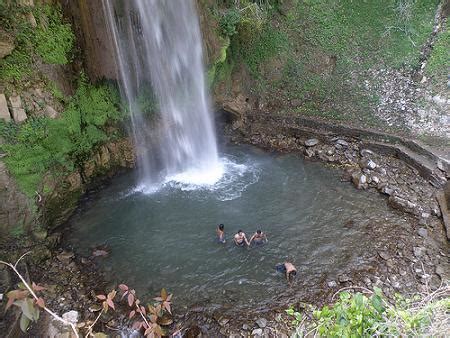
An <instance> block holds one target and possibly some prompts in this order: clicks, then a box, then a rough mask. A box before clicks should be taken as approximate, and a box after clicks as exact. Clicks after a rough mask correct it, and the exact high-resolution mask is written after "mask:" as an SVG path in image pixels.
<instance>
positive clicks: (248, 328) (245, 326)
mask: <svg viewBox="0 0 450 338" xmlns="http://www.w3.org/2000/svg"><path fill="white" fill-rule="evenodd" d="M242 330H245V331H248V330H250V326H249V325H247V324H244V325H242Z"/></svg>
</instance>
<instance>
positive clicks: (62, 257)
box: [56, 251, 75, 264]
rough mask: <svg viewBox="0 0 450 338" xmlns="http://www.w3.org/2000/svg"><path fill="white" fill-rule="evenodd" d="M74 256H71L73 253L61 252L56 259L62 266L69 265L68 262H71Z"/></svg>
mask: <svg viewBox="0 0 450 338" xmlns="http://www.w3.org/2000/svg"><path fill="white" fill-rule="evenodd" d="M74 256H75V255H74V254H73V252H67V251H63V252H61V253H60V254H59V255H58V256H56V258H57V259H58V260H59V261H60V262H61V263H64V264H69V263H70V261H71V260H72V258H73V257H74Z"/></svg>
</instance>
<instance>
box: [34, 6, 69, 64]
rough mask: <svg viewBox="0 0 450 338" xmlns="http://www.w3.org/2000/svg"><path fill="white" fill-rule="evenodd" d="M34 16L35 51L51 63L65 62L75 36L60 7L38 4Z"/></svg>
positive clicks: (67, 60)
mask: <svg viewBox="0 0 450 338" xmlns="http://www.w3.org/2000/svg"><path fill="white" fill-rule="evenodd" d="M35 12H36V13H35V14H36V16H37V18H38V21H39V24H38V28H37V30H36V33H35V46H36V51H37V53H38V54H39V55H40V56H41V57H42V59H43V60H44V62H46V63H51V64H67V63H69V62H70V58H71V57H70V56H69V55H70V52H71V50H72V47H73V42H74V40H75V37H74V35H73V32H72V29H71V26H70V24H65V23H64V22H63V18H62V11H61V8H60V7H56V6H49V5H45V6H38V7H36V11H35Z"/></svg>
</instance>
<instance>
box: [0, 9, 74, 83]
mask: <svg viewBox="0 0 450 338" xmlns="http://www.w3.org/2000/svg"><path fill="white" fill-rule="evenodd" d="M33 20H35V22H36V27H33V24H32V22H33ZM0 24H1V26H2V27H3V28H4V29H5V31H6V32H7V33H8V34H9V35H11V36H12V37H14V45H15V49H14V50H13V52H12V53H11V55H8V56H7V57H5V58H3V59H1V60H0V79H1V80H2V81H5V82H15V83H16V84H17V83H18V82H20V81H21V80H25V79H27V78H30V77H31V76H32V75H33V74H34V73H35V64H34V59H35V57H37V56H39V57H40V58H41V59H42V61H43V62H44V63H49V64H67V63H69V62H70V60H71V52H72V48H73V43H74V40H75V37H74V34H73V32H72V30H71V27H70V25H69V24H67V23H64V21H63V17H62V11H61V8H60V7H59V6H56V5H51V6H50V5H36V6H35V7H26V6H19V5H18V4H17V3H16V2H10V1H0Z"/></svg>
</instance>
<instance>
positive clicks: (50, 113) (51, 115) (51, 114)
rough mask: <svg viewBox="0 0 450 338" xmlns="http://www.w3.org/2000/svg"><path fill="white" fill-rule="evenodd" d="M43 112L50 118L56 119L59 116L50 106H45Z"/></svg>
mask: <svg viewBox="0 0 450 338" xmlns="http://www.w3.org/2000/svg"><path fill="white" fill-rule="evenodd" d="M44 112H45V115H46V116H48V117H49V118H51V119H56V118H57V117H58V116H59V113H58V112H57V111H56V110H55V109H54V108H53V107H52V106H46V107H45V110H44Z"/></svg>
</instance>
